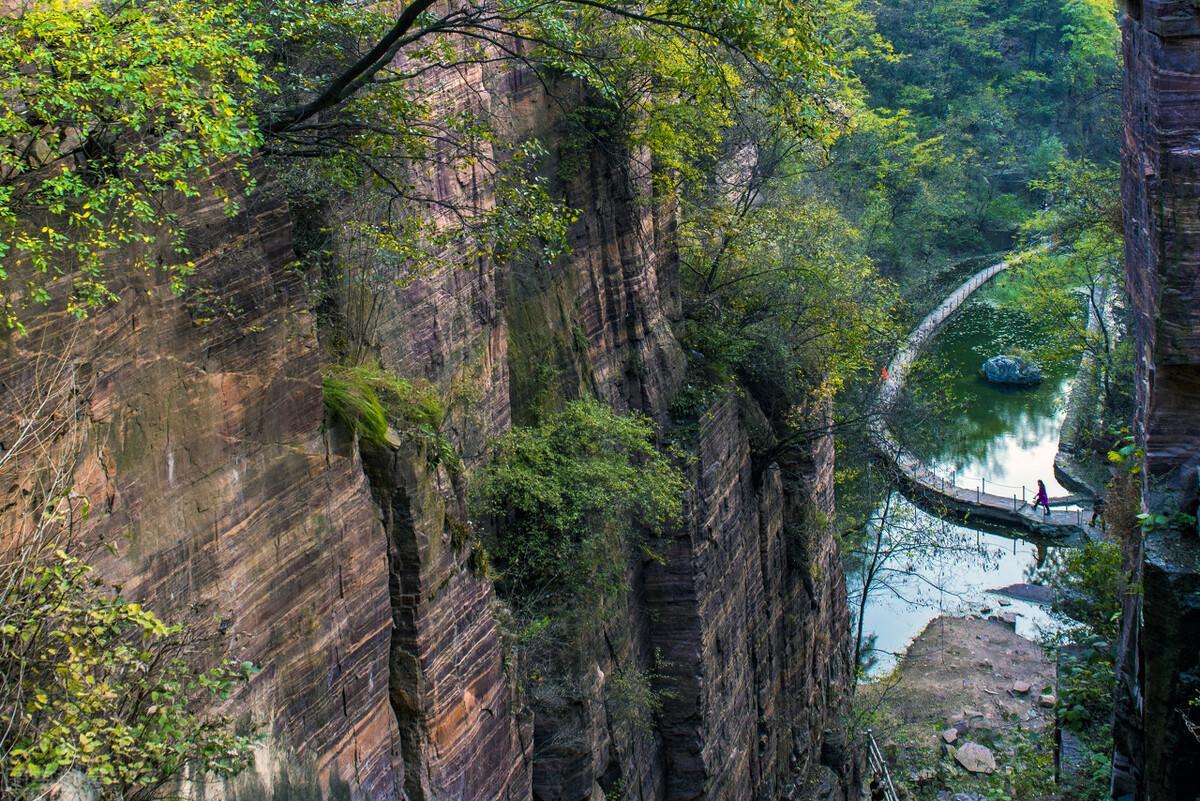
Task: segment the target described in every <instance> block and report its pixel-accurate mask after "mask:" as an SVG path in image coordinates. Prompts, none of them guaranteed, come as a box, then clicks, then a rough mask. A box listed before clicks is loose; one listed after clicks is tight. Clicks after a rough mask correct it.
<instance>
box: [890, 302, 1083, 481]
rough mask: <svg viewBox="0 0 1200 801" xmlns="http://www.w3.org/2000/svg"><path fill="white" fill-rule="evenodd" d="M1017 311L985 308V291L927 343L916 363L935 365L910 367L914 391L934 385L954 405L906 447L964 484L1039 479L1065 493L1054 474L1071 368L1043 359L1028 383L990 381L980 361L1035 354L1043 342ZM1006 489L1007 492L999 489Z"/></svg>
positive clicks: (992, 306) (993, 307)
mask: <svg viewBox="0 0 1200 801" xmlns="http://www.w3.org/2000/svg"><path fill="white" fill-rule="evenodd" d="M1044 338H1045V337H1044V335H1043V334H1041V333H1040V332H1039V331H1038V330H1037V329H1036V328H1034V327H1033V326H1032V325H1031V324H1030V322H1029V320H1028V318H1026V317H1025V316H1024V315H1022V314H1020V313H1018V312H1014V311H1011V310H1008V309H1004V308H998V307H996V306H994V305H992V304H991V303H990V302H989V300H988V298H987V295H986V294H983V295H981V296H977V297H976V298H973V299H972V300H971V301H969V302H968V303H967V304H966V305H965V306H964V307H963V309H962V311H961V312H959V314H958V316H957V317H955V318H954V319H953V320H952V321H951V322H950V324H949V325H948V326H947V327H946V328H945V330H943V331H941V332H940V333H939V334H938V335H937V337H936V338H935V339H934V340H933V342H932V343H931V346H930V350H929V353H928V354H927V355H926V356H925V357H923V358H922V360H921V361H922V363H924V364H928V365H934V366H936V368H937V369H925V370H918V371H916V373H915V375H914V377H913V382H914V391H915V392H916V393H918V394H920V393H922V391H928V390H929V389H931V388H930V387H928V386H923V385H922V384H923V382H925V384H928V383H929V382H934V381H936V382H937V388H938V389H939V390H940V391H948V392H949V393H950V395H951V397H952V398H954V399H955V400H956V401H958V402H959V403H958V404H957V405H956V408H958V409H960V413H959V414H957V415H956V416H955V417H954V419H952V420H950V421H948V423H949V424H948V425H939V426H936V427H935V428H936V429H937V430H936V431H931V432H924V435H922V432H916V433H917V436H915V437H914V438H913V442H912V445H911V447H912V448H913V449H914V451H916V452H917V453H918V454H920V455H921V456H923V457H925V459H926V461H927V463H928V464H929V465H930V466H931V467H933V468H934V469H935V470H937V471H938V472H944V473H946V474H955V475H957V476H959V477H961V478H962V481H961V482H960V483H962V484H963V485H964V486H974V484H973V481H972V480H973V479H978V478H983V479H986V481H987V484H988V486H989V487H994V488H995V490H996V492H997V494H1000V490H1007V491H1008V492H1015V493H1016V494H1017V495H1018V497H1020V491H1021V487H1027V488H1029V491H1030V492H1032V491H1033V488H1035V487H1036V486H1037V480H1038V479H1039V478H1040V479H1042V480H1043V481H1045V482H1046V488H1047V490H1048V491H1049V493H1050V494H1051V495H1066V494H1068V492H1067V490H1066V489H1064V488H1063V487H1062V486H1061V485H1060V484H1059V483H1058V481H1057V480H1056V479H1055V478H1054V455H1055V453H1056V452H1057V450H1058V431H1059V427H1060V426H1061V425H1062V419H1063V416H1064V414H1065V413H1066V392H1067V387H1068V385H1069V383H1070V380H1071V377H1072V375H1073V374H1074V370H1075V367H1076V366H1077V365H1075V364H1072V363H1070V362H1065V361H1058V362H1051V363H1043V365H1042V367H1043V375H1044V376H1045V380H1044V381H1043V382H1042V383H1041V384H1040V385H1039V386H1037V387H1033V388H1008V387H1002V386H997V385H995V384H990V383H988V382H987V381H984V380H983V378H982V377H981V376H980V375H979V366H980V365H981V364H982V363H983V362H984V361H985V360H986V359H988V358H989V357H991V356H995V355H996V354H998V353H1016V352H1021V351H1036V350H1037V349H1038V347H1039V345H1040V344H1041V343H1042V340H1043V339H1044ZM1005 494H1007V493H1005Z"/></svg>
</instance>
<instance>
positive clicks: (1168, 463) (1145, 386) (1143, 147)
mask: <svg viewBox="0 0 1200 801" xmlns="http://www.w3.org/2000/svg"><path fill="white" fill-rule="evenodd" d="M1126 12H1127V13H1126V14H1125V17H1124V20H1123V24H1122V27H1123V39H1124V53H1125V61H1126V76H1125V96H1124V129H1125V139H1124V142H1123V148H1122V159H1123V185H1122V199H1123V205H1124V211H1125V256H1126V270H1127V279H1128V280H1127V283H1128V287H1129V293H1130V298H1131V302H1132V308H1133V312H1134V320H1135V334H1136V340H1137V364H1136V377H1137V387H1136V395H1137V417H1136V420H1135V427H1136V432H1137V438H1138V442H1139V443H1140V444H1141V445H1142V447H1144V449H1145V451H1146V460H1145V462H1146V468H1147V469H1146V471H1145V481H1144V486H1143V496H1144V498H1143V504H1144V506H1145V508H1146V510H1147V511H1151V512H1156V513H1160V512H1161V513H1168V514H1169V513H1173V512H1176V511H1184V512H1190V513H1192V514H1194V513H1195V512H1196V495H1197V467H1198V466H1200V425H1197V418H1196V409H1197V408H1200V147H1197V132H1198V131H1200V11H1198V10H1197V7H1196V5H1195V4H1194V3H1192V2H1184V0H1142V2H1131V3H1128V4H1127V7H1126ZM1187 529H1192V527H1190V526H1181V525H1178V524H1172V525H1168V526H1161V527H1157V528H1156V529H1155V530H1153V531H1151V532H1149V533H1148V534H1146V536H1145V537H1144V538H1141V539H1140V540H1139V541H1135V542H1130V543H1126V551H1127V558H1128V564H1129V568H1130V574H1131V578H1132V581H1133V582H1134V586H1137V587H1140V588H1141V590H1142V591H1141V593H1131V594H1129V595H1127V596H1126V599H1125V603H1124V615H1123V623H1122V635H1121V644H1120V664H1119V669H1120V675H1119V689H1118V694H1117V718H1116V753H1115V758H1114V768H1115V777H1114V785H1113V795H1114V797H1115V798H1119V799H1146V800H1147V801H1149V800H1151V799H1152V800H1153V801H1167V799H1181V798H1195V797H1197V796H1198V795H1200V776H1198V775H1197V773H1196V771H1195V770H1194V769H1193V768H1192V767H1191V766H1192V765H1195V764H1196V762H1197V761H1198V760H1200V744H1198V743H1197V741H1196V738H1195V737H1193V735H1192V734H1191V733H1190V732H1189V731H1188V729H1187V727H1186V726H1185V721H1184V716H1185V714H1189V711H1190V710H1191V704H1192V703H1193V702H1194V701H1195V699H1196V698H1197V697H1200V648H1198V647H1197V634H1198V633H1200V611H1198V610H1200V542H1198V541H1197V538H1196V532H1195V530H1194V529H1192V530H1187Z"/></svg>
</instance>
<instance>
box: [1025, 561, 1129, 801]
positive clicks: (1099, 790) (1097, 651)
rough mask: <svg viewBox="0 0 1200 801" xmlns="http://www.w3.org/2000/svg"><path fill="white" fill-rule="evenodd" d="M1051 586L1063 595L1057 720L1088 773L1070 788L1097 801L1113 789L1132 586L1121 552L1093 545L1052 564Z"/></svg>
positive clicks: (1055, 641)
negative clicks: (1119, 642)
mask: <svg viewBox="0 0 1200 801" xmlns="http://www.w3.org/2000/svg"><path fill="white" fill-rule="evenodd" d="M1046 583H1047V584H1048V585H1049V586H1051V587H1054V589H1055V590H1057V593H1058V600H1057V601H1056V604H1055V612H1056V614H1057V616H1058V617H1059V619H1060V622H1061V623H1062V627H1061V629H1060V630H1059V631H1058V633H1057V634H1056V635H1055V636H1054V638H1053V640H1052V644H1053V645H1054V646H1056V647H1057V648H1059V649H1060V650H1061V656H1060V657H1059V660H1058V661H1059V682H1058V685H1059V702H1058V717H1059V720H1060V722H1061V724H1062V725H1063V726H1065V727H1066V728H1068V729H1070V730H1071V731H1072V732H1073V733H1074V734H1076V735H1077V736H1078V737H1079V738H1080V740H1081V742H1082V743H1083V745H1084V746H1085V748H1086V749H1087V753H1085V754H1084V757H1085V759H1086V760H1087V764H1086V769H1085V770H1084V771H1082V772H1081V774H1080V775H1079V776H1078V777H1077V778H1076V780H1075V781H1076V782H1078V783H1079V784H1081V786H1077V787H1072V788H1069V791H1070V792H1071V797H1078V798H1098V797H1102V795H1103V794H1104V793H1105V792H1106V791H1107V789H1108V778H1109V773H1110V768H1109V754H1110V753H1111V750H1112V728H1111V727H1112V709H1113V692H1114V687H1115V681H1116V680H1115V678H1114V677H1115V657H1114V652H1115V647H1116V638H1117V633H1118V622H1117V621H1118V619H1119V616H1120V609H1121V601H1122V598H1123V597H1124V595H1125V594H1126V593H1127V592H1132V591H1135V588H1132V587H1130V586H1129V580H1128V577H1127V575H1126V573H1125V571H1124V569H1123V566H1122V558H1121V551H1120V548H1119V546H1117V545H1115V544H1113V543H1109V542H1090V543H1088V544H1086V545H1084V546H1082V547H1080V548H1073V549H1069V550H1067V551H1066V552H1065V553H1064V555H1063V557H1062V558H1061V559H1060V560H1058V561H1056V562H1054V563H1052V564H1051V566H1050V568H1049V570H1048V571H1047V575H1046Z"/></svg>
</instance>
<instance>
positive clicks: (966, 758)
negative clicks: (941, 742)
mask: <svg viewBox="0 0 1200 801" xmlns="http://www.w3.org/2000/svg"><path fill="white" fill-rule="evenodd" d="M954 759H955V761H956V762H958V764H960V765H962V766H963V767H964V768H966V769H967V770H968V771H970V772H971V773H993V772H994V771H995V770H996V758H995V757H994V756H992V749H990V748H988V747H987V746H985V745H980V744H979V743H964V744H963V746H962V748H959V749H958V750H957V751H955V752H954Z"/></svg>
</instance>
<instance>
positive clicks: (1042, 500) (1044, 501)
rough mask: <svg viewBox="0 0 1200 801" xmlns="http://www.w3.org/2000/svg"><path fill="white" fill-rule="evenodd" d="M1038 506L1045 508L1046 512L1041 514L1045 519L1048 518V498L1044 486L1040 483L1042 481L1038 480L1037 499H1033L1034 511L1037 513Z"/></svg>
mask: <svg viewBox="0 0 1200 801" xmlns="http://www.w3.org/2000/svg"><path fill="white" fill-rule="evenodd" d="M1039 506H1044V507H1046V511H1045V512H1044V513H1043V514H1044V515H1045V516H1046V517H1049V516H1050V496H1049V495H1047V494H1046V485H1045V484H1044V483H1043V482H1042V480H1041V479H1040V478H1039V479H1038V491H1037V497H1036V498H1034V499H1033V509H1034V511H1037V508H1038V507H1039Z"/></svg>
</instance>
